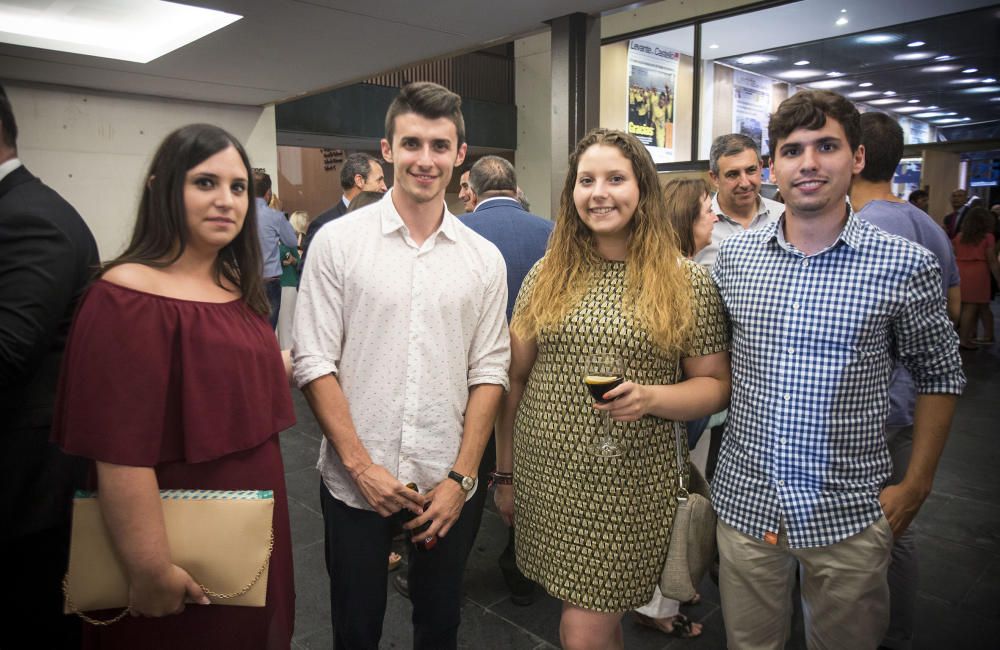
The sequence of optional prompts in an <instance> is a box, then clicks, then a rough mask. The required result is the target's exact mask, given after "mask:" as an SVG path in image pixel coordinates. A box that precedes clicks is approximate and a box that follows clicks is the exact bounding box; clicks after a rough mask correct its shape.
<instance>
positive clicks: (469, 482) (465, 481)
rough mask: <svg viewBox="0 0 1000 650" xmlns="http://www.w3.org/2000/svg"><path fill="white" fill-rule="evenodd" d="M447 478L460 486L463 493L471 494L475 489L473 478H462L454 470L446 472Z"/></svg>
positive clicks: (474, 478) (462, 476) (474, 479)
mask: <svg viewBox="0 0 1000 650" xmlns="http://www.w3.org/2000/svg"><path fill="white" fill-rule="evenodd" d="M448 478H450V479H451V480H453V481H455V482H456V483H458V484H459V485H461V486H462V491H463V492H472V490H473V489H474V488H475V487H476V477H475V476H464V475H462V474H459V473H458V472H456V471H455V470H452V471H450V472H448Z"/></svg>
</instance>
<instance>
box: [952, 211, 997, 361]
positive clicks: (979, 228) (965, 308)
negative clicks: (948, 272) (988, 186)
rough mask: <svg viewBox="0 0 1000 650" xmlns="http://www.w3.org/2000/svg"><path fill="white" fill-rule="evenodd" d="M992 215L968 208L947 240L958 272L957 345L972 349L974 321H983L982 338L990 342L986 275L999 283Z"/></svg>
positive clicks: (990, 332) (973, 347)
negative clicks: (959, 308)
mask: <svg viewBox="0 0 1000 650" xmlns="http://www.w3.org/2000/svg"><path fill="white" fill-rule="evenodd" d="M993 218H994V217H993V215H991V214H990V213H989V212H988V211H987V210H986V208H983V207H979V206H976V207H974V208H970V209H969V211H968V212H967V213H966V214H965V218H964V219H962V224H961V226H960V227H959V231H958V235H956V236H955V238H954V239H953V240H952V241H951V243H952V245H953V246H954V247H955V260H956V261H957V262H958V275H959V278H960V280H961V287H962V313H961V315H960V316H959V320H958V338H959V345H960V346H961V347H962V348H963V349H965V350H975V349H976V344H975V341H974V340H973V337H974V336H975V334H976V323H977V321H979V320H980V319H982V320H983V321H984V322H985V323H986V326H985V327H986V332H985V334H984V336H985V337H987V338H989V339H990V342H992V337H993V314H992V312H990V313H989V314H988V315H987V314H984V313H983V312H984V311H985V312H989V311H990V300H991V299H992V295H991V289H990V275H992V276H993V278H994V279H995V280H997V282H1000V263H998V262H997V254H996V240H995V239H994V237H993V233H992V232H991V228H992V227H993Z"/></svg>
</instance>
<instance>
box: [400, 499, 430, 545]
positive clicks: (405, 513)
mask: <svg viewBox="0 0 1000 650" xmlns="http://www.w3.org/2000/svg"><path fill="white" fill-rule="evenodd" d="M406 487H408V488H410V489H411V490H413V491H414V492H419V491H420V490H418V489H417V484H416V483H407V484H406ZM399 518H400V520H402V522H403V523H404V524H405V523H406V522H408V521H413V520H414V519H416V518H417V515H415V514H414V513H412V512H410V511H409V510H407V509H406V508H403V509H402V510H400V511H399ZM430 527H431V522H429V521H428V522H426V523H425V524H424V525H423V526H420V527H419V528H417V529H416V530H409V531H406V530H404V531H403V532H406V533H407V534H409V535H410V536H411V539H412V537H413V536H414V535H417V534H419V533H422V532H424V531H426V530H427V529H428V528H430ZM413 545H414V546H416V547H417V548H418V549H420V550H421V551H429V550H431V549H432V548H434V547H435V546H436V545H437V537H427V538H425V539H423V540H421V541H419V542H414V543H413Z"/></svg>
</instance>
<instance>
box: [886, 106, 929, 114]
mask: <svg viewBox="0 0 1000 650" xmlns="http://www.w3.org/2000/svg"><path fill="white" fill-rule="evenodd" d="M892 110H893V111H895V112H897V113H912V112H914V111H922V110H924V107H923V106H899V107H897V108H893V109H892Z"/></svg>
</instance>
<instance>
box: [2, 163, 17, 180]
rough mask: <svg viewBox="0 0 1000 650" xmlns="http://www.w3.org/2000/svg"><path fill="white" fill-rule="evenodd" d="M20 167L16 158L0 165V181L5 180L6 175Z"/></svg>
mask: <svg viewBox="0 0 1000 650" xmlns="http://www.w3.org/2000/svg"><path fill="white" fill-rule="evenodd" d="M20 166H21V161H20V160H19V159H18V158H11V159H10V160H8V161H7V162H4V163H0V181H2V180H3V179H5V178H7V174H9V173H11V172H12V171H14V170H15V169H17V168H18V167H20Z"/></svg>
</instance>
